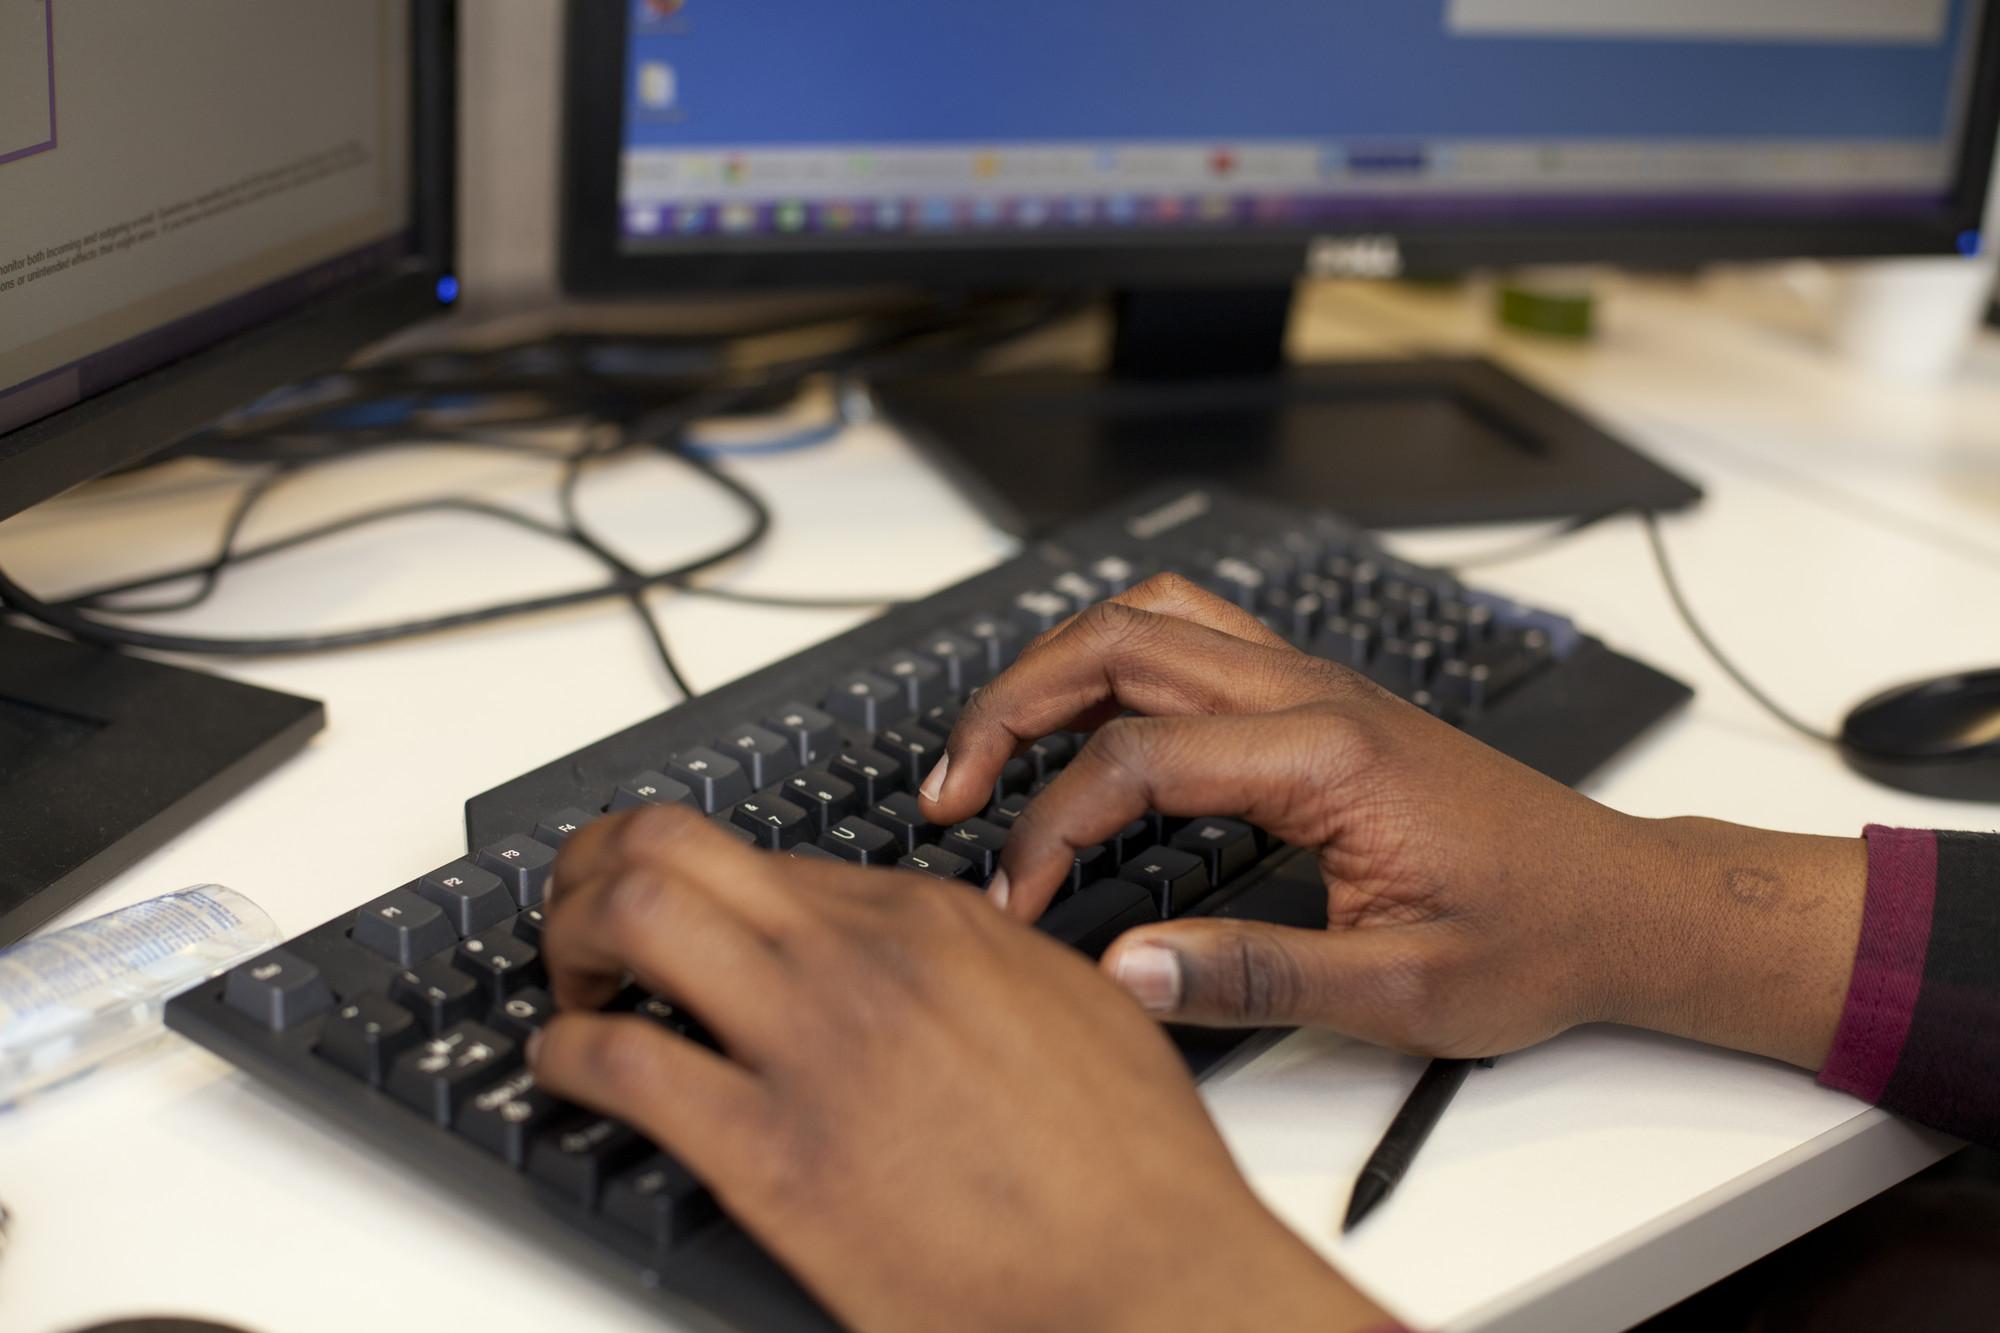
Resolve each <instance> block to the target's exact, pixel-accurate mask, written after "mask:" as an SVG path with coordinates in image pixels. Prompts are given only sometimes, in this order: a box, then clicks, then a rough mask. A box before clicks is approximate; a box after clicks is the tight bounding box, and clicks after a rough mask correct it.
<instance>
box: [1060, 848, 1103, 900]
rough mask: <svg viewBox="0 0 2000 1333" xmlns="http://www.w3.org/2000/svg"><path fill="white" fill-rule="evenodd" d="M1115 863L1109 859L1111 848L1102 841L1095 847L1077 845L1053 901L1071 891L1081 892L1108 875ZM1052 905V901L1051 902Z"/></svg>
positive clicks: (1061, 898) (1065, 896) (1067, 895)
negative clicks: (1064, 877)
mask: <svg viewBox="0 0 2000 1333" xmlns="http://www.w3.org/2000/svg"><path fill="white" fill-rule="evenodd" d="M1114 864H1115V863H1114V862H1113V861H1112V859H1111V849H1110V848H1109V847H1106V846H1105V845H1104V844H1103V843H1099V844H1097V846H1095V847H1079V848H1077V849H1076V855H1075V856H1073V857H1071V858H1070V863H1069V878H1068V879H1065V880H1064V881H1063V886H1062V888H1061V889H1059V890H1057V891H1056V896H1055V898H1054V900H1053V901H1054V902H1057V903H1059V902H1061V901H1063V899H1065V898H1067V897H1069V895H1071V894H1073V893H1081V892H1083V890H1085V889H1087V888H1089V887H1090V886H1091V885H1093V884H1095V883H1097V881H1098V880H1100V879H1103V878H1105V877H1106V876H1108V875H1109V874H1110V873H1111V871H1112V867H1113V865H1114ZM1051 905H1053V903H1052V904H1051Z"/></svg>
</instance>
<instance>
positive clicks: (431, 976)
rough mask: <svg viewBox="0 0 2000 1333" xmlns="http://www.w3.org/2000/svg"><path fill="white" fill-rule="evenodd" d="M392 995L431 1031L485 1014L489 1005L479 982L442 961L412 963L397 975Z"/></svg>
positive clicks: (391, 987) (443, 1028) (440, 1029)
mask: <svg viewBox="0 0 2000 1333" xmlns="http://www.w3.org/2000/svg"><path fill="white" fill-rule="evenodd" d="M389 993H390V995H391V996H392V997H394V999H395V1001H396V1003H398V1004H400V1005H402V1006H403V1007H404V1008H405V1009H408V1010H409V1011H410V1012H411V1013H413V1014H415V1015H416V1016H417V1018H418V1020H419V1021H420V1022H422V1023H423V1025H424V1028H425V1030H427V1031H430V1032H443V1031H444V1030H445V1029H446V1028H448V1027H450V1026H451V1025H452V1024H453V1023H456V1022H459V1021H460V1020H462V1019H467V1018H472V1017H475V1016H476V1015H479V1014H483V1013H485V1012H486V1006H487V997H486V996H485V995H484V994H482V993H481V991H480V986H479V983H478V982H477V981H475V980H474V979H473V978H471V977H469V976H467V975H466V974H465V973H463V972H461V971H459V970H458V969H457V968H455V967H453V966H452V965H451V964H450V963H449V962H447V961H446V960H445V959H442V958H426V959H424V960H423V961H422V962H419V963H412V964H411V965H410V966H409V967H408V968H406V969H404V971H402V972H401V973H399V974H398V975H397V977H396V980H395V982H394V983H393V984H392V985H391V986H390V988H389Z"/></svg>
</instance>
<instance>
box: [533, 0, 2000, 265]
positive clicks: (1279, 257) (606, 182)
mask: <svg viewBox="0 0 2000 1333" xmlns="http://www.w3.org/2000/svg"><path fill="white" fill-rule="evenodd" d="M567 7H568V14H567V19H566V23H565V36H566V50H565V53H564V59H563V68H564V85H563V86H564V92H563V105H564V127H563V148H564V161H563V172H562V178H563V201H562V208H561V215H562V216H561V274H562V284H563V288H564V290H565V291H566V292H568V293H569V294H571V295H573V296H580V297H617V296H627V297H630V296H645V295H652V294H660V293H667V292H675V291H689V290H714V289H717V288H729V287H791V288H799V287H851V286H866V285H877V284H914V285H918V286H923V287H930V288H949V289H972V288H981V287H1001V286H1024V285H1025V286H1044V285H1063V286H1076V285H1083V286H1090V287H1121V286H1161V285H1166V286H1192V285H1239V284H1240V285H1270V284H1273V283H1285V282H1290V281H1291V280H1293V279H1294V278H1297V277H1299V276H1301V275H1304V274H1306V273H1308V272H1309V271H1310V268H1309V264H1308V256H1309V254H1310V253H1312V251H1313V245H1314V242H1315V241H1316V240H1318V239H1321V238H1323V237H1325V236H1326V233H1325V232H1323V231H1320V230H1316V229H1287V230H1284V231H1276V230H1274V231H1268V232H1264V231H1260V232H1257V233H1254V234H1246V233H1242V232H1237V233H1213V232H1211V233H1171V232H1165V233H1145V232H1131V233H1121V234H1119V235H1118V236H1117V238H1116V240H1115V242H1107V243H1094V242H1093V241H1090V240H1080V239H1078V238H1076V236H1075V235H1074V234H1070V235H1067V236H1064V235H1049V234H1038V235H1028V236H1009V237H1006V238H1005V239H1000V238H997V237H996V236H995V235H994V234H992V233H984V234H979V235H974V236H936V237H911V236H897V237H882V238H851V239H848V240H844V241H841V242H838V243H835V242H830V241H828V240H826V239H825V238H822V237H813V238H810V239H805V238H798V239H785V240H779V239H775V238H768V239H767V238H732V239H726V240H710V241H705V242H704V243H702V244H701V245H700V246H699V248H691V249H690V251H689V252H688V253H685V254H661V253H658V252H653V253H645V254H633V253H627V252H624V251H622V250H621V249H620V246H619V235H618V230H619V229H618V197H617V196H618V167H619V155H620V149H621V146H622V142H623V134H624V124H623V117H624V87H625V73H624V69H625V40H626V9H627V6H626V4H625V3H624V0H567ZM1996 11H2000V5H1995V4H1986V5H1983V6H1982V7H1981V13H1980V20H1979V22H1980V32H1979V34H1978V36H1977V37H1976V39H1975V50H1974V60H1973V66H1972V70H1971V85H1970V89H1969V95H1968V101H1967V106H1966V120H1965V133H1964V135H1963V138H1962V142H1961V144H1960V150H1959V161H1958V166H1957V172H1956V175H1955V176H1954V178H1953V186H1952V191H1951V197H1950V200H1949V202H1948V203H1947V204H1946V205H1945V206H1944V207H1943V208H1941V209H1939V210H1937V211H1936V212H1935V213H1933V214H1931V215H1928V216H1925V217H1921V218H1914V219H1909V220H1900V219H1899V220H1894V221H1860V222H1856V221H1842V220H1839V219H1825V220H1821V219H1813V218H1806V217H1801V218H1799V219H1797V220H1787V219H1774V220H1771V221H1769V222H1762V221H1759V222H1754V223H1745V222H1743V221H1741V220H1729V219H1715V220H1704V219H1699V218H1696V219H1685V220H1673V221H1671V222H1670V221H1667V220H1664V219H1635V220H1633V221H1631V222H1629V223H1616V224H1609V223H1603V222H1588V223H1585V222H1578V223H1574V224H1562V223H1534V224H1526V225H1523V224H1509V223H1504V222H1495V223H1482V224H1473V225H1467V224H1447V223H1437V224H1431V223H1406V222H1395V223H1388V224H1384V225H1382V226H1380V227H1360V228H1356V229H1354V231H1355V233H1356V234H1358V235H1359V236H1362V237H1365V238H1366V240H1367V242H1368V243H1369V244H1370V245H1371V246H1373V247H1374V248H1373V249H1372V250H1370V251H1369V253H1376V254H1379V253H1382V248H1383V247H1382V246H1381V244H1380V242H1381V240H1382V238H1393V242H1394V245H1393V250H1392V253H1394V254H1395V256H1396V259H1397V267H1398V271H1400V272H1403V273H1408V274H1449V273H1459V272H1464V271H1466V270H1468V269H1473V268H1480V267H1491V266H1511V265H1521V264H1546V263H1563V264H1570V263H1604V264H1620V265H1625V266H1628V267H1633V268H1644V269H1654V270H1661V269H1687V268H1693V267H1695V266H1697V265H1700V264H1703V263H1709V262H1714V261H1719V260H1756V259H1778V258H1797V257H1822V258H1851V257H1865V256H1871V255H1899V254H1911V255H1923V254H1952V253H1957V252H1958V250H1959V247H1960V244H1961V237H1963V236H1964V234H1965V233H1966V232H1968V231H1976V230H1977V229H1978V228H1979V226H1980V220H1981V217H1982V215H1983V211H1984V208H1985V202H1986V187H1987V178H1988V174H1989V172H1990V170H1991V168H1992V161H1993V152H1994V136H1995V133H1996V130H2000V14H1996ZM1344 235H1347V233H1339V234H1336V236H1337V237H1338V236H1344Z"/></svg>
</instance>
